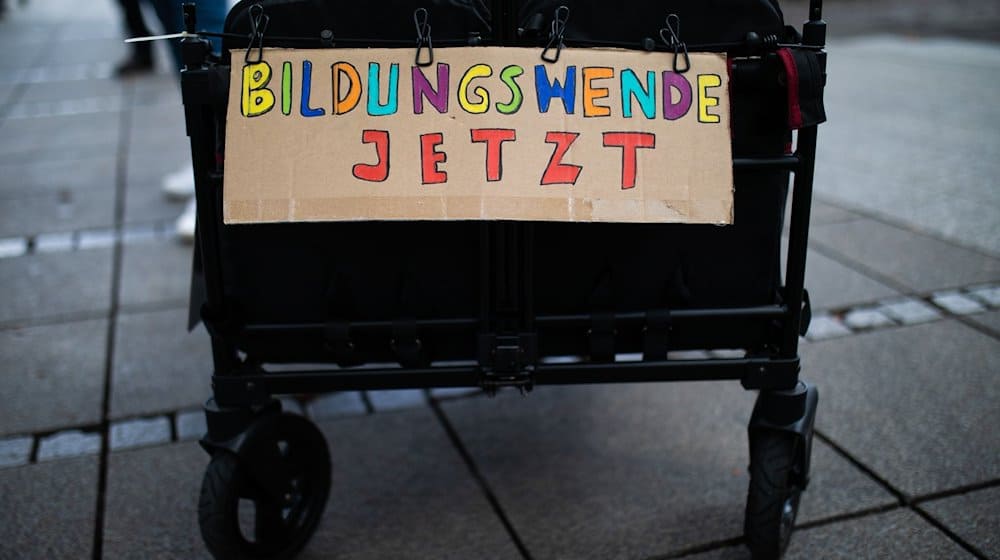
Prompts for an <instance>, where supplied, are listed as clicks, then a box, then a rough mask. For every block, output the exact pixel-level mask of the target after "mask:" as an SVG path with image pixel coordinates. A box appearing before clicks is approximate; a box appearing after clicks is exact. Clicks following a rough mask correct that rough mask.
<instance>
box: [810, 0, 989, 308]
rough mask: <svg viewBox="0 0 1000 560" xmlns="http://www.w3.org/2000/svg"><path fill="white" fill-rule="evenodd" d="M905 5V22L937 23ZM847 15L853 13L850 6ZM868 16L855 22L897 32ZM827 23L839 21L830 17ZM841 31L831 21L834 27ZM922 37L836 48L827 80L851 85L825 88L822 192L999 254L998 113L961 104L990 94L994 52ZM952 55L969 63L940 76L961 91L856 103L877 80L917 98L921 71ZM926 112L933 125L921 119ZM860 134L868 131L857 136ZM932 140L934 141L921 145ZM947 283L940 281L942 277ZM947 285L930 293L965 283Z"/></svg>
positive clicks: (819, 175) (819, 168)
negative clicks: (863, 21) (986, 91)
mask: <svg viewBox="0 0 1000 560" xmlns="http://www.w3.org/2000/svg"><path fill="white" fill-rule="evenodd" d="M903 6H904V5H903V4H900V8H899V9H898V10H897V11H898V12H899V14H900V15H902V16H903V17H909V18H914V17H918V18H921V19H925V20H926V21H930V20H933V16H930V18H931V19H930V20H927V19H926V18H928V16H927V14H926V13H925V12H924V10H923V9H919V8H916V7H914V8H910V6H908V5H907V6H905V7H903ZM844 9H845V10H853V8H852V7H851V6H850V4H849V3H845V4H844ZM966 11H970V10H966ZM971 12H973V13H975V14H976V16H978V15H980V14H978V13H977V11H976V10H971ZM869 16H870V14H869V12H868V11H865V12H864V15H858V16H857V17H862V18H866V19H868V20H869V21H870V22H871V25H873V26H877V27H880V28H881V29H887V28H889V27H895V28H898V25H896V24H895V23H892V24H888V23H887V22H888V21H893V20H888V19H882V20H880V19H878V18H872V17H869ZM893 19H895V18H893ZM829 20H830V21H831V22H835V21H837V20H835V19H834V16H833V15H831V16H830V18H829ZM836 27H837V26H836V25H835V24H831V30H833V29H835V28H836ZM922 35H924V34H923V33H916V34H913V35H912V36H909V37H905V38H904V37H888V36H879V37H871V38H865V39H863V40H856V41H851V42H850V43H847V44H844V43H841V44H839V45H837V46H836V51H835V52H836V56H831V58H830V66H829V73H830V75H831V76H841V77H845V78H846V77H847V76H850V78H847V79H840V80H833V79H831V80H830V83H829V85H828V87H827V88H826V94H825V95H826V104H827V111H828V113H829V114H830V115H831V118H830V122H828V123H826V124H824V125H823V127H822V131H821V132H820V142H819V153H818V161H817V173H816V185H815V190H816V194H817V196H819V197H821V198H823V199H827V200H831V201H834V202H837V203H842V204H844V205H848V206H851V207H860V208H864V209H867V210H869V211H872V212H877V213H881V214H886V215H889V216H891V217H892V218H893V219H895V220H898V221H902V222H904V223H910V224H913V225H914V226H916V227H917V228H919V229H920V230H922V231H929V232H934V233H935V234H936V235H941V236H947V237H949V238H954V239H958V240H960V241H962V242H964V243H966V244H970V245H975V246H979V247H982V248H983V249H984V250H987V251H990V252H991V254H994V255H1000V229H998V228H997V227H996V224H997V222H996V216H997V208H998V206H997V202H996V191H997V189H996V181H995V177H997V175H998V174H1000V160H998V159H997V158H996V157H995V154H997V153H998V146H1000V134H998V132H997V131H998V129H997V127H996V126H995V123H996V122H998V119H1000V115H998V113H1000V111H998V110H997V109H996V108H993V107H991V108H988V109H981V108H979V107H975V106H973V105H970V104H967V103H955V102H954V100H955V99H968V98H971V96H973V95H974V93H973V92H974V91H976V90H977V89H979V88H992V87H993V85H994V84H995V77H994V72H995V69H996V68H997V62H996V61H997V60H998V57H997V55H996V53H997V49H996V45H995V44H976V43H972V42H967V41H928V40H920V39H919V38H918V40H916V41H914V40H912V39H913V37H918V36H922ZM831 52H834V51H832V50H831ZM945 58H948V59H950V60H961V61H962V62H961V63H957V64H949V65H948V68H947V69H945V70H942V74H941V75H940V77H941V79H942V80H944V81H946V82H947V83H952V84H956V85H955V87H953V88H948V89H947V90H946V91H945V90H939V91H935V92H930V93H928V95H926V96H917V98H906V99H902V98H898V99H888V98H884V99H878V100H876V99H871V100H869V101H868V102H865V103H859V102H858V100H859V99H861V98H862V97H863V96H864V95H865V87H866V86H865V84H870V83H876V82H878V83H882V84H885V87H886V88H887V91H914V88H919V87H920V85H919V84H920V83H922V82H923V81H924V79H925V78H924V77H923V70H922V67H923V66H925V65H926V64H928V62H927V61H928V60H943V59H945ZM928 110H931V111H933V112H934V115H935V118H934V119H921V118H915V117H914V116H915V115H918V114H920V111H928ZM834 115H836V118H834ZM859 130H863V131H864V133H863V134H862V135H859V134H858V131H859ZM929 138H933V139H934V141H933V142H928V141H922V140H923V139H929ZM942 146H947V149H946V150H942ZM991 191H992V192H991ZM884 255H885V256H886V257H891V256H892V254H891V252H886V253H885V254H884ZM900 258H901V259H902V258H905V257H904V256H902V255H901V256H900ZM942 265H943V267H944V268H948V264H946V263H942ZM948 276H949V275H946V274H942V277H943V279H945V280H948V278H947V277H948ZM927 280H932V278H931V277H928V278H927ZM933 283H934V284H937V282H933ZM949 284H950V286H946V285H935V286H932V287H931V288H930V289H938V288H946V287H954V286H958V285H961V282H957V283H954V284H951V283H950V281H949Z"/></svg>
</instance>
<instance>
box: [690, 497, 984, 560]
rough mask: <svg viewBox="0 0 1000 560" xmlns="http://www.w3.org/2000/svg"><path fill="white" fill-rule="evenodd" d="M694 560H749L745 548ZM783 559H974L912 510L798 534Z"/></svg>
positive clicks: (706, 554)
mask: <svg viewBox="0 0 1000 560" xmlns="http://www.w3.org/2000/svg"><path fill="white" fill-rule="evenodd" d="M685 558H691V559H692V560H741V559H745V560H749V558H750V551H749V549H747V548H746V547H745V546H743V545H740V546H732V547H727V548H722V549H719V550H713V551H711V552H706V553H703V554H696V555H693V556H685ZM784 558H787V559H789V560H793V559H797V558H802V559H808V560H811V559H813V558H824V559H825V558H837V559H840V558H842V559H844V560H855V559H857V558H973V556H972V555H971V554H968V553H966V552H965V550H963V549H962V548H960V547H959V546H958V545H957V544H955V543H954V542H953V541H951V540H949V539H948V538H947V537H946V536H945V535H944V534H943V533H941V532H939V531H938V530H937V529H935V528H934V527H933V526H932V525H931V524H929V523H927V522H926V521H924V520H923V519H921V518H920V517H919V516H918V515H917V514H915V513H913V512H912V511H909V510H903V509H898V510H893V511H889V512H886V513H881V514H878V515H874V516H869V517H862V518H860V519H852V520H850V521H845V522H842V523H834V524H832V525H822V526H820V527H815V528H812V529H806V530H801V529H800V530H797V531H796V532H795V533H794V534H793V535H792V542H791V544H790V545H789V547H788V551H787V552H786V553H785V556H784Z"/></svg>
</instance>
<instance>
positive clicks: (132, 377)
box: [110, 309, 212, 418]
mask: <svg viewBox="0 0 1000 560" xmlns="http://www.w3.org/2000/svg"><path fill="white" fill-rule="evenodd" d="M211 376H212V353H211V346H210V342H209V337H208V334H207V333H206V332H205V327H204V326H199V327H198V328H196V329H195V330H194V332H191V333H188V332H187V309H174V310H167V311H156V312H152V313H136V314H124V315H122V316H120V317H119V319H118V330H117V340H116V341H115V359H114V373H113V375H112V385H111V407H110V414H111V417H112V418H122V417H124V416H145V415H150V414H157V413H163V412H170V411H174V410H181V409H186V408H193V407H197V406H200V405H201V404H202V403H203V402H205V399H206V398H208V396H209V395H210V394H211V393H210V384H211Z"/></svg>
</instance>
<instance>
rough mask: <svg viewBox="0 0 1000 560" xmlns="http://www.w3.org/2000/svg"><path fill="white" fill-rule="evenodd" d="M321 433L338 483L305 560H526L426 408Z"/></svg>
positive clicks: (338, 424)
mask: <svg viewBox="0 0 1000 560" xmlns="http://www.w3.org/2000/svg"><path fill="white" fill-rule="evenodd" d="M321 427H322V429H323V432H324V433H325V434H326V436H327V440H328V441H329V444H330V448H331V454H332V456H333V462H334V464H333V469H334V483H333V489H332V491H331V494H330V502H329V503H328V505H327V508H326V513H325V514H324V518H323V521H322V523H321V525H320V528H319V530H318V532H317V534H316V536H315V537H314V538H313V539H312V541H311V542H310V544H309V545H308V546H307V547H306V549H305V551H304V552H303V553H302V556H301V558H303V559H304V560H307V559H318V558H355V559H358V558H372V559H380V558H435V559H438V558H440V559H447V558H454V559H456V560H464V559H467V558H491V559H493V558H495V559H498V560H500V559H517V558H520V557H521V556H520V555H519V554H518V552H517V549H516V548H515V547H514V545H513V543H512V542H511V541H510V538H509V537H508V536H507V533H506V531H504V528H503V526H502V524H501V523H500V521H499V520H498V519H497V517H496V516H495V515H494V514H493V512H492V510H491V509H490V507H489V504H488V502H487V501H486V498H485V497H484V495H483V494H482V492H481V491H480V489H479V488H478V486H477V485H476V484H475V483H474V481H473V479H472V477H471V475H470V474H469V473H468V470H467V469H466V467H465V465H464V464H463V463H462V461H461V459H460V457H459V455H458V452H457V451H456V450H455V449H454V447H453V446H452V445H451V443H450V441H449V440H448V438H447V436H446V435H445V433H444V431H443V430H442V429H441V427H440V425H439V424H438V422H437V421H436V419H435V418H434V416H433V413H432V412H431V411H430V410H429V409H428V408H427V407H422V408H416V409H410V410H403V411H399V412H397V413H394V414H375V415H371V416H362V417H355V418H344V419H340V420H336V421H329V422H325V423H322V424H321Z"/></svg>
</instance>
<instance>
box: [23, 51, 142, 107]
mask: <svg viewBox="0 0 1000 560" xmlns="http://www.w3.org/2000/svg"><path fill="white" fill-rule="evenodd" d="M105 60H106V59H105ZM122 89H123V88H122V82H121V80H117V79H114V78H110V77H109V78H105V79H97V80H69V81H45V82H37V83H32V84H28V85H27V86H26V88H25V90H24V94H23V97H22V99H24V100H31V101H32V102H41V101H64V100H76V99H89V98H94V97H111V96H120V95H121V94H122Z"/></svg>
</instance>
